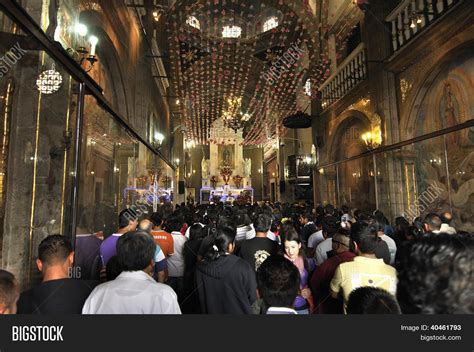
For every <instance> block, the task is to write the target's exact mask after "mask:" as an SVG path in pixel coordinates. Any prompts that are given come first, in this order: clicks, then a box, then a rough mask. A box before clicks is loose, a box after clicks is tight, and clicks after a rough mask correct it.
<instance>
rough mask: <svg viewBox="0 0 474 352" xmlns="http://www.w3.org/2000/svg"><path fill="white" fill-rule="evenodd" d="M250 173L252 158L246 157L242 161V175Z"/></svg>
mask: <svg viewBox="0 0 474 352" xmlns="http://www.w3.org/2000/svg"><path fill="white" fill-rule="evenodd" d="M251 173H252V160H251V159H250V158H247V159H245V161H244V176H245V177H250V175H251Z"/></svg>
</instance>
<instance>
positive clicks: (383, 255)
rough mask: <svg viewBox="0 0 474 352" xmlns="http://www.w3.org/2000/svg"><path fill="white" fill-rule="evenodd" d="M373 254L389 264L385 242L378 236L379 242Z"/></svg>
mask: <svg viewBox="0 0 474 352" xmlns="http://www.w3.org/2000/svg"><path fill="white" fill-rule="evenodd" d="M375 256H376V257H377V258H378V259H383V261H384V263H385V264H387V265H390V250H389V249H388V245H387V242H385V241H384V240H382V239H381V238H379V242H378V244H377V247H376V248H375Z"/></svg>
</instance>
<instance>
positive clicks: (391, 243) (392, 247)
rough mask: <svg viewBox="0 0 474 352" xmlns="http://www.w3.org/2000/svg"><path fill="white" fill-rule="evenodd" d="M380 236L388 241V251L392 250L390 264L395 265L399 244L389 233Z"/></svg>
mask: <svg viewBox="0 0 474 352" xmlns="http://www.w3.org/2000/svg"><path fill="white" fill-rule="evenodd" d="M380 238H381V239H382V240H383V241H385V243H387V246H388V251H389V252H390V265H393V264H394V263H395V255H396V254H397V245H396V244H395V241H394V240H393V239H392V238H391V237H389V236H387V235H383V236H380Z"/></svg>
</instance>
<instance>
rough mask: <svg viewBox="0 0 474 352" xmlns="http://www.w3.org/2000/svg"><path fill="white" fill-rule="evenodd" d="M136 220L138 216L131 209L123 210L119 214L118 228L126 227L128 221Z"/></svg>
mask: <svg viewBox="0 0 474 352" xmlns="http://www.w3.org/2000/svg"><path fill="white" fill-rule="evenodd" d="M135 220H138V214H137V213H136V212H135V210H133V209H130V208H128V209H124V210H122V211H121V212H120V214H119V228H121V229H123V228H124V227H127V226H128V224H129V223H130V221H135Z"/></svg>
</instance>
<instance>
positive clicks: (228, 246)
mask: <svg viewBox="0 0 474 352" xmlns="http://www.w3.org/2000/svg"><path fill="white" fill-rule="evenodd" d="M235 235H236V229H235V227H233V226H218V227H217V228H214V229H212V234H211V236H213V238H212V243H211V246H210V247H209V249H208V251H207V253H206V255H205V256H204V259H205V260H206V261H213V260H216V259H218V258H219V257H221V256H222V255H226V254H230V253H232V252H233V251H234V249H235Z"/></svg>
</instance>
